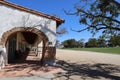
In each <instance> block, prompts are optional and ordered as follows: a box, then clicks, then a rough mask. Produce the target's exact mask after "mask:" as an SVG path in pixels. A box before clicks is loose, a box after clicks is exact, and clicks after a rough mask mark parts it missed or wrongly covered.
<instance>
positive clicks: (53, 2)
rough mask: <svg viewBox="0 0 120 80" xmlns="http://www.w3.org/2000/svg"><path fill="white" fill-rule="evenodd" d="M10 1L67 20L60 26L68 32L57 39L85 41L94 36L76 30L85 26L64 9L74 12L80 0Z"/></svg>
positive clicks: (61, 40)
mask: <svg viewBox="0 0 120 80" xmlns="http://www.w3.org/2000/svg"><path fill="white" fill-rule="evenodd" d="M7 1H9V2H12V3H15V4H18V5H21V6H24V7H26V8H30V9H33V10H37V11H39V12H43V13H45V14H49V15H57V16H59V17H60V18H62V19H64V20H65V23H63V24H62V25H60V26H59V27H62V28H66V29H67V31H68V32H67V33H66V34H64V35H62V36H57V40H59V41H60V42H63V41H64V40H67V39H76V40H80V39H84V40H85V42H86V41H87V40H88V39H89V38H92V37H93V36H92V34H91V33H90V32H88V31H84V32H80V33H78V32H75V31H72V30H71V28H72V29H74V30H79V29H83V28H84V27H85V26H83V25H81V24H80V23H79V16H75V15H66V14H65V12H64V10H66V11H71V12H74V11H75V10H74V5H75V4H76V3H78V2H79V0H7ZM99 35H100V33H98V34H96V35H95V36H94V37H98V36H99Z"/></svg>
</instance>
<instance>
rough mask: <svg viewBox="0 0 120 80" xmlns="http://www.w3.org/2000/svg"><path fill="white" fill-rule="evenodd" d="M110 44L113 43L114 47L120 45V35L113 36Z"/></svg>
mask: <svg viewBox="0 0 120 80" xmlns="http://www.w3.org/2000/svg"><path fill="white" fill-rule="evenodd" d="M109 44H111V45H112V46H113V47H116V46H120V35H113V36H111V37H110V40H109Z"/></svg>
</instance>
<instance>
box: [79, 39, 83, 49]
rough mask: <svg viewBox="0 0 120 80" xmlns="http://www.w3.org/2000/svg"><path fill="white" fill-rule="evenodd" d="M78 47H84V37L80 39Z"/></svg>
mask: <svg viewBox="0 0 120 80" xmlns="http://www.w3.org/2000/svg"><path fill="white" fill-rule="evenodd" d="M78 47H81V48H82V47H84V39H80V40H79V41H78Z"/></svg>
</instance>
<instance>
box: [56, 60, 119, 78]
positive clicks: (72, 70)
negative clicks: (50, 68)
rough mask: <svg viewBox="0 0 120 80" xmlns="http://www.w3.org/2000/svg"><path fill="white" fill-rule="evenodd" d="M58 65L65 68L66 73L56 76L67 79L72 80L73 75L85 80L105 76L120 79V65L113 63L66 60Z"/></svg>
mask: <svg viewBox="0 0 120 80" xmlns="http://www.w3.org/2000/svg"><path fill="white" fill-rule="evenodd" d="M57 64H58V66H59V67H61V68H62V69H63V70H65V73H59V74H57V75H56V78H61V77H64V78H65V79H66V80H69V79H70V80H72V79H71V77H72V76H78V77H79V78H82V79H83V80H86V79H90V80H91V78H92V79H100V78H105V79H109V80H120V66H117V65H112V64H99V63H98V64H77V63H68V62H66V61H62V60H60V61H58V62H57Z"/></svg>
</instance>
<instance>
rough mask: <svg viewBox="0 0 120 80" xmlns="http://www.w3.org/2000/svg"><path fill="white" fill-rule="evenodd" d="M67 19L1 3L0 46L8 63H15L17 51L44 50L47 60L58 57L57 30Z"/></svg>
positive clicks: (0, 1)
mask: <svg viewBox="0 0 120 80" xmlns="http://www.w3.org/2000/svg"><path fill="white" fill-rule="evenodd" d="M62 23H64V20H62V19H60V18H58V17H55V16H51V15H47V14H44V13H41V12H38V11H34V10H31V9H28V8H25V7H22V6H18V5H16V4H13V3H10V2H7V1H4V0H0V46H1V47H2V51H4V53H5V54H6V57H7V60H6V63H9V62H12V61H14V57H15V52H16V51H18V50H20V51H21V52H24V51H25V50H26V48H31V47H36V48H38V47H41V48H42V54H45V56H44V60H49V59H54V57H55V54H56V47H55V44H56V28H57V27H58V26H59V25H61V24H62Z"/></svg>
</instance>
